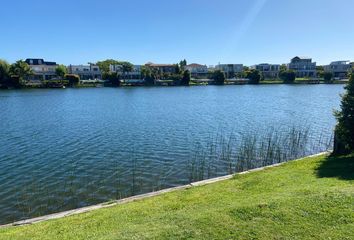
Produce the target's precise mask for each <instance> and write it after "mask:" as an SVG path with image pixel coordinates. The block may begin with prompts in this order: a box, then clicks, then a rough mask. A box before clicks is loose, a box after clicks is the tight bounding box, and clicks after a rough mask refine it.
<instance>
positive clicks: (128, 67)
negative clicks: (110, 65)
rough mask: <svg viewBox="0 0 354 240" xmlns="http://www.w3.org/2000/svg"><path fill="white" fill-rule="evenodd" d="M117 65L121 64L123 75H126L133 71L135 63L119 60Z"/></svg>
mask: <svg viewBox="0 0 354 240" xmlns="http://www.w3.org/2000/svg"><path fill="white" fill-rule="evenodd" d="M117 65H120V66H121V70H122V73H123V77H124V78H125V77H126V73H128V72H131V71H133V68H134V65H133V64H131V63H130V62H118V63H117Z"/></svg>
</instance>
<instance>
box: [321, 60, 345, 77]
mask: <svg viewBox="0 0 354 240" xmlns="http://www.w3.org/2000/svg"><path fill="white" fill-rule="evenodd" d="M323 68H324V71H325V72H331V73H332V74H333V77H335V78H346V77H347V74H348V71H349V69H350V68H351V65H350V61H335V62H331V63H330V64H329V65H325V66H323Z"/></svg>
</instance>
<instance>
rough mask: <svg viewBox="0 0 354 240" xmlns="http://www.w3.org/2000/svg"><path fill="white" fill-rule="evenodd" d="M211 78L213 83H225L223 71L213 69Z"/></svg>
mask: <svg viewBox="0 0 354 240" xmlns="http://www.w3.org/2000/svg"><path fill="white" fill-rule="evenodd" d="M212 79H213V80H214V84H216V85H224V83H225V79H226V77H225V73H224V72H223V71H221V70H215V71H214V72H213V73H212Z"/></svg>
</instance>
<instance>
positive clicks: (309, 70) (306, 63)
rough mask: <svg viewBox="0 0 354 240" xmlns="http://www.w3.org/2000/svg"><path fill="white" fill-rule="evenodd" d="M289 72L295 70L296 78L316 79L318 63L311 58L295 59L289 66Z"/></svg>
mask: <svg viewBox="0 0 354 240" xmlns="http://www.w3.org/2000/svg"><path fill="white" fill-rule="evenodd" d="M287 69H288V70H294V71H295V73H296V77H299V78H303V77H316V62H312V59H311V58H307V57H297V56H296V57H294V58H292V59H291V60H290V63H288V64H287Z"/></svg>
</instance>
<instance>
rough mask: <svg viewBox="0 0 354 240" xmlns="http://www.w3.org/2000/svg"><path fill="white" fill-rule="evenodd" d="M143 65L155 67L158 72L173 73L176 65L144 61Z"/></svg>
mask: <svg viewBox="0 0 354 240" xmlns="http://www.w3.org/2000/svg"><path fill="white" fill-rule="evenodd" d="M145 66H148V67H151V68H155V69H157V70H158V71H159V72H160V73H169V74H174V73H176V65H175V64H156V63H151V62H149V63H146V64H145Z"/></svg>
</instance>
